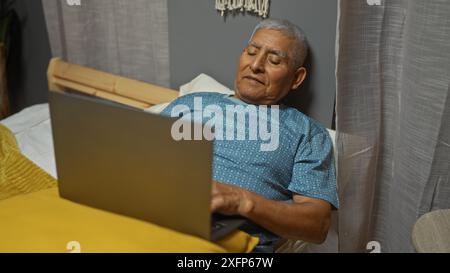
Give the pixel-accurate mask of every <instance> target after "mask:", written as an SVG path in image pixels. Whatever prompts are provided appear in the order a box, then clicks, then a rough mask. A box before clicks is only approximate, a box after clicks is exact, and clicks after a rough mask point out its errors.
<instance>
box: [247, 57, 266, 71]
mask: <svg viewBox="0 0 450 273" xmlns="http://www.w3.org/2000/svg"><path fill="white" fill-rule="evenodd" d="M264 63H265V56H264V54H258V55H256V56H255V58H254V59H253V60H252V62H251V64H250V69H251V70H252V71H253V73H262V72H264Z"/></svg>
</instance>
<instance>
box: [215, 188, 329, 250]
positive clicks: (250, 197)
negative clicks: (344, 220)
mask: <svg viewBox="0 0 450 273" xmlns="http://www.w3.org/2000/svg"><path fill="white" fill-rule="evenodd" d="M212 183H213V184H212V202H211V210H212V212H219V213H222V214H226V215H241V216H244V217H246V218H248V219H250V220H251V221H253V222H254V223H256V224H259V225H260V226H262V227H264V228H266V229H267V230H270V231H271V232H273V233H275V234H277V235H279V236H280V237H283V238H288V239H296V240H303V241H307V242H313V243H316V244H320V243H322V242H323V241H324V240H325V238H326V237H327V233H328V229H329V227H330V213H331V205H330V204H329V203H328V202H327V201H324V200H321V199H316V198H311V197H306V196H301V195H298V194H294V195H293V200H292V201H293V202H292V203H287V202H283V201H275V200H270V199H267V198H265V197H263V196H260V195H257V194H256V193H252V192H250V191H247V190H245V189H242V188H240V187H236V186H231V185H226V184H222V183H218V182H216V181H213V182H212Z"/></svg>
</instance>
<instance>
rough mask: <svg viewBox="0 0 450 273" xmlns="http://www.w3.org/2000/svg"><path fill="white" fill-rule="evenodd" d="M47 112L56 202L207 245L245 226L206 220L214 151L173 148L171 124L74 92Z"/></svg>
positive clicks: (199, 146) (60, 96)
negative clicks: (105, 213)
mask: <svg viewBox="0 0 450 273" xmlns="http://www.w3.org/2000/svg"><path fill="white" fill-rule="evenodd" d="M49 104H50V115H51V123H52V132H53V141H54V150H55V158H56V169H57V174H58V183H59V194H60V196H61V197H62V198H65V199H68V200H71V201H74V202H77V203H81V204H85V205H88V206H91V207H94V208H99V209H104V210H107V211H111V212H114V213H118V214H122V215H126V216H129V217H133V218H137V219H141V220H144V221H148V222H151V223H154V224H157V225H160V226H164V227H167V228H170V229H173V230H177V231H180V232H183V233H187V234H191V235H194V236H197V237H200V238H203V239H207V240H212V241H216V240H218V239H221V238H222V237H224V236H225V235H227V234H229V233H230V232H231V231H233V230H235V229H237V228H238V227H239V226H241V225H242V224H244V223H245V220H244V219H243V218H240V217H226V216H222V215H218V214H217V215H216V214H214V215H212V214H211V211H210V203H211V178H212V170H211V169H212V156H213V143H212V142H211V141H207V140H201V141H175V140H174V139H173V138H172V136H171V127H172V124H173V122H174V121H175V119H174V118H169V117H163V116H160V115H156V114H151V113H147V112H144V111H143V110H140V109H136V108H132V107H129V106H126V105H122V104H118V103H114V102H111V101H108V100H104V99H101V98H97V97H93V96H89V95H84V94H81V93H78V92H75V91H72V92H71V91H67V92H55V91H50V92H49Z"/></svg>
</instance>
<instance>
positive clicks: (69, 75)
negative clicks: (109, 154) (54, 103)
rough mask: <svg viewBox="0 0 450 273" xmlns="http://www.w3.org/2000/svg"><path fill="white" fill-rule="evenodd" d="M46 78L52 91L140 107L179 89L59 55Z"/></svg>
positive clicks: (175, 94)
mask: <svg viewBox="0 0 450 273" xmlns="http://www.w3.org/2000/svg"><path fill="white" fill-rule="evenodd" d="M47 78H48V85H49V90H51V91H65V90H68V89H70V90H75V91H78V92H81V93H86V94H90V95H93V96H96V97H100V98H104V99H108V100H111V101H114V102H118V103H122V104H126V105H128V106H132V107H136V108H140V109H145V108H148V107H150V106H152V105H155V104H160V103H164V102H169V101H172V100H174V99H175V98H176V97H178V91H175V90H172V89H169V88H165V87H161V86H157V85H153V84H149V83H144V82H141V81H137V80H133V79H129V78H125V77H121V76H118V75H114V74H110V73H106V72H103V71H99V70H95V69H92V68H88V67H84V66H81V65H76V64H71V63H67V62H64V61H62V60H61V59H59V58H53V59H51V60H50V64H49V66H48V70H47Z"/></svg>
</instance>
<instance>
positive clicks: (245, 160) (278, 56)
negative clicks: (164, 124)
mask: <svg viewBox="0 0 450 273" xmlns="http://www.w3.org/2000/svg"><path fill="white" fill-rule="evenodd" d="M306 54H307V45H306V39H305V37H304V35H303V33H302V32H301V30H300V29H299V28H298V27H296V26H295V25H293V24H292V23H290V22H288V21H286V20H275V19H267V20H263V21H261V22H260V23H259V24H258V25H257V26H256V28H255V30H254V32H253V35H252V37H251V39H250V41H249V43H248V45H247V46H246V47H245V48H244V50H243V52H242V54H241V56H240V59H239V65H238V69H237V75H236V80H235V95H234V96H228V95H223V94H218V93H213V92H204V93H196V94H191V95H187V96H183V97H180V98H178V99H177V100H175V101H174V102H172V103H171V104H170V105H169V106H168V107H167V108H166V109H165V110H164V111H163V114H165V115H171V114H172V115H174V112H173V110H174V109H175V108H176V107H177V105H187V106H188V107H189V108H190V109H194V108H195V107H194V101H195V99H196V98H197V99H198V98H202V103H203V104H204V105H214V106H215V107H219V108H221V109H224V111H225V109H226V107H227V106H230V105H232V106H235V105H242V106H244V107H245V106H253V107H256V108H262V107H265V109H266V110H267V112H268V115H269V116H271V117H273V116H277V117H279V121H278V120H275V121H274V120H273V118H270V122H272V123H274V122H275V123H277V124H276V125H277V126H279V144H278V145H277V147H276V148H275V149H272V150H269V151H263V150H261V149H260V147H261V146H260V144H261V142H262V140H258V139H256V140H254V139H253V140H243V139H240V140H235V139H234V140H233V139H232V140H230V139H228V138H226V139H224V138H222V139H220V140H219V139H216V140H215V142H214V158H213V180H214V181H213V195H212V204H211V209H212V211H213V212H218V213H222V214H226V215H241V216H244V217H246V218H248V219H249V220H250V223H251V224H249V225H248V226H247V227H245V228H244V230H246V231H248V232H249V233H251V234H253V235H257V236H259V237H260V239H261V246H262V247H264V246H268V247H267V248H265V250H269V251H272V250H273V248H272V246H273V244H274V243H275V242H276V240H277V238H279V237H282V238H291V239H300V240H304V241H307V242H314V243H321V242H323V241H324V240H325V238H326V236H327V233H328V229H329V226H330V212H331V209H332V208H337V207H338V198H337V193H336V179H335V170H334V162H333V155H332V151H333V149H332V142H331V140H330V138H329V136H328V133H327V131H326V129H324V128H323V127H322V126H321V125H319V124H318V123H317V122H315V121H314V120H312V119H310V118H308V117H307V116H305V115H304V114H302V113H301V112H299V111H297V110H296V109H293V108H289V107H287V106H283V105H278V104H279V102H280V100H281V99H283V98H284V97H285V96H286V95H287V94H288V93H289V92H290V91H291V90H295V89H297V88H298V87H299V86H300V85H301V84H302V82H303V80H304V79H305V77H306V69H305V68H304V67H303V62H304V59H305V56H306ZM211 91H214V90H211ZM192 111H194V110H192ZM274 111H277V112H276V113H275V112H274ZM250 112H251V111H247V112H246V113H245V114H246V115H247V116H248V115H251V113H250ZM256 112H257V111H256ZM257 113H259V112H257ZM275 114H276V115H275ZM175 115H177V114H175ZM236 120H237V121H236ZM249 120H251V118H250V117H249ZM254 120H258V121H260V120H261V118H259V119H254ZM230 121H231V122H232V121H236V122H237V123H239V122H240V123H241V124H238V125H237V126H235V128H240V126H241V127H242V126H244V127H245V128H246V129H247V131H246V133H247V134H249V132H248V127H249V124H248V123H246V121H245V120H244V121H242V120H239V119H235V118H234V117H233V118H231V120H230V119H229V118H228V117H226V118H225V119H224V122H225V123H229V122H230ZM259 125H260V126H261V124H259ZM273 125H274V124H272V126H273ZM263 251H264V250H263Z"/></svg>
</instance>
